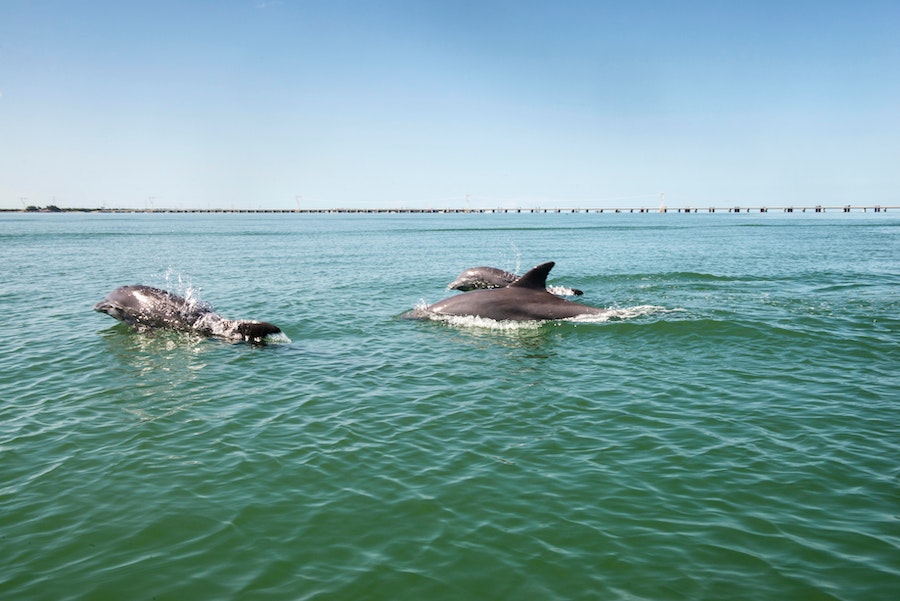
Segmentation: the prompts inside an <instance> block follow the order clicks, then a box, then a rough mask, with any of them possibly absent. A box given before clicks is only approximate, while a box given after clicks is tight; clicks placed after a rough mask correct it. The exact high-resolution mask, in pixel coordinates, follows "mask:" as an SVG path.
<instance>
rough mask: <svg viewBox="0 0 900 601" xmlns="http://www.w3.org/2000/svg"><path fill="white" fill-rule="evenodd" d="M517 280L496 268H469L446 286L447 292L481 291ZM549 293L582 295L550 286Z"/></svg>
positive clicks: (576, 290) (514, 275)
mask: <svg viewBox="0 0 900 601" xmlns="http://www.w3.org/2000/svg"><path fill="white" fill-rule="evenodd" d="M518 278H519V276H517V275H516V274H514V273H510V272H508V271H503V270H502V269H497V268H496V267H470V268H469V269H465V270H463V272H462V273H460V274H459V275H458V276H456V279H455V280H453V281H452V282H450V283H449V284H447V289H448V290H461V291H463V292H469V291H470V290H483V289H490V288H503V287H505V286H509V285H510V284H512V283H513V282H514V281H516V280H517V279H518ZM550 292H552V293H553V294H556V295H559V296H581V295H582V294H584V292H582V291H581V290H578V289H577V288H568V287H563V286H551V287H550Z"/></svg>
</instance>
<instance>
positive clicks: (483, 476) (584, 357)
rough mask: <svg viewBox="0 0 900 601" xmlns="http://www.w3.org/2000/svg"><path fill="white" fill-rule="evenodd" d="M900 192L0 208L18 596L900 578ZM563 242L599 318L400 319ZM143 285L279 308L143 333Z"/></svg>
mask: <svg viewBox="0 0 900 601" xmlns="http://www.w3.org/2000/svg"><path fill="white" fill-rule="evenodd" d="M898 250H900V218H898V217H897V216H896V215H894V214H892V213H887V214H886V213H879V214H871V213H870V214H802V215H801V214H790V215H785V214H772V213H769V214H759V215H750V214H737V215H735V214H714V215H709V214H666V215H657V214H652V215H651V214H644V215H632V214H609V213H605V214H590V215H588V214H574V215H571V214H540V215H532V214H527V215H518V214H515V215H514V214H507V215H490V214H488V215H174V214H134V215H107V214H68V213H67V214H37V215H33V214H10V213H7V214H0V275H2V277H0V315H2V321H0V332H2V337H3V341H4V343H3V346H2V350H0V553H2V557H3V561H2V563H0V598H2V599H53V600H61V599H132V600H134V599H161V600H162V599H241V600H243V599H373V600H376V599H377V600H382V599H383V600H398V599H417V600H419V599H429V600H439V599H466V600H468V599H492V600H493V599H497V600H500V599H516V600H521V599H542V600H581V599H584V600H587V599H601V600H607V599H622V600H643V599H647V600H657V599H665V600H669V599H676V600H677V599H691V600H694V599H729V600H740V599H798V600H799V599H803V600H808V599H841V600H851V599H854V600H855V599H858V600H881V599H883V600H888V599H891V600H893V599H896V598H897V595H898V594H900V412H898V403H900V376H898V368H900V252H898ZM548 260H553V261H556V267H555V268H554V270H553V271H552V272H551V276H550V279H551V283H554V284H560V285H569V286H574V287H577V288H580V289H582V290H584V291H585V295H584V296H583V297H580V298H579V300H578V302H584V303H586V304H590V305H594V306H600V307H612V308H615V309H617V310H618V312H617V313H616V318H614V319H610V320H607V321H600V322H596V323H572V322H553V323H544V324H525V325H519V326H509V325H507V324H496V323H495V324H491V323H485V322H478V323H453V324H449V323H441V322H429V321H410V320H403V319H398V316H399V315H400V314H402V313H403V312H405V311H407V310H409V309H411V308H412V307H414V306H416V305H418V304H420V303H422V302H428V303H433V302H436V301H438V300H440V299H442V298H444V297H446V296H449V295H450V294H453V293H452V292H450V291H447V290H446V289H445V286H446V284H447V283H448V282H450V281H451V280H452V279H453V278H454V277H455V276H456V275H457V273H459V272H460V271H462V270H463V269H464V268H467V267H472V266H476V265H491V266H496V267H500V268H504V269H508V270H513V271H518V272H519V273H521V272H523V271H525V270H526V269H528V268H530V267H532V266H533V265H536V264H538V263H542V262H544V261H548ZM134 283H142V284H148V285H154V286H159V287H162V288H167V289H169V290H172V291H174V292H178V293H180V294H191V295H193V296H195V297H198V298H200V299H202V300H203V301H205V302H208V303H210V304H211V305H213V307H215V309H216V310H217V311H218V312H220V313H221V314H222V315H224V316H226V317H231V318H256V319H262V320H266V321H271V322H273V323H275V324H278V325H279V326H280V327H281V328H282V329H283V330H284V332H285V334H286V335H287V337H288V338H289V339H290V341H284V342H282V343H281V344H275V345H269V346H266V347H254V346H250V345H245V344H229V343H226V342H222V341H217V340H201V339H197V338H193V337H191V336H189V335H186V334H179V333H170V332H157V333H138V332H133V331H131V330H130V329H129V328H128V327H127V326H125V325H122V324H119V323H117V322H116V321H114V320H113V319H111V318H109V317H108V316H106V315H103V314H100V313H95V312H93V311H92V310H91V308H92V306H93V304H94V303H96V302H97V301H99V300H100V299H102V298H103V297H104V296H105V295H106V293H107V292H109V291H110V290H112V289H113V288H115V287H117V286H120V285H123V284H134Z"/></svg>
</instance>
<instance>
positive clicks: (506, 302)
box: [401, 261, 610, 321]
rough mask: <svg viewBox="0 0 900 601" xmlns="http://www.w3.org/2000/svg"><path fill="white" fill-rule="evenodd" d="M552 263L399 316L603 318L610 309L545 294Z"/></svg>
mask: <svg viewBox="0 0 900 601" xmlns="http://www.w3.org/2000/svg"><path fill="white" fill-rule="evenodd" d="M554 265H555V263H554V262H553V261H550V262H548V263H542V264H541V265H538V266H537V267H535V268H534V269H532V270H530V271H529V272H527V273H526V274H525V275H523V276H522V277H520V278H518V279H517V280H515V281H514V282H512V283H511V284H509V285H508V286H506V287H504V288H491V289H484V290H474V291H472V292H466V293H465V294H460V295H457V296H451V297H450V298H446V299H444V300H442V301H439V302H437V303H435V304H433V305H430V306H428V307H425V308H424V309H413V310H412V311H409V312H407V313H404V314H403V315H402V316H401V317H404V318H408V319H424V318H431V317H433V316H450V315H466V316H473V317H483V318H488V319H494V320H497V321H504V320H512V321H531V320H550V319H570V318H573V317H579V316H583V315H604V314H606V313H609V312H610V310H609V309H600V308H598V307H590V306H587V305H582V304H580V303H574V302H572V301H567V300H565V299H562V298H559V297H557V296H554V295H553V294H551V293H550V292H548V291H547V274H549V273H550V270H551V269H552V268H553V266H554Z"/></svg>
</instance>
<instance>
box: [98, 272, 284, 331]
mask: <svg viewBox="0 0 900 601" xmlns="http://www.w3.org/2000/svg"><path fill="white" fill-rule="evenodd" d="M94 311H98V312H100V313H106V314H107V315H109V316H110V317H114V318H115V319H118V320H119V321H123V322H125V323H127V324H130V325H132V326H136V327H144V328H165V329H169V330H177V331H180V332H191V333H194V334H198V335H200V336H207V337H213V338H224V339H226V340H238V341H244V342H250V343H253V344H263V343H264V342H265V339H266V337H267V336H269V335H270V334H278V333H280V332H281V328H279V327H278V326H276V325H274V324H271V323H267V322H265V321H255V320H233V319H225V318H224V317H222V316H221V315H219V314H218V313H216V312H215V311H213V309H212V307H210V306H209V305H207V304H206V303H200V302H192V301H189V300H187V299H185V298H182V297H180V296H178V295H177V294H172V293H171V292H167V291H165V290H161V289H159V288H153V287H151V286H141V285H135V286H121V287H119V288H116V289H115V290H113V291H112V292H110V293H109V294H107V295H106V298H104V299H103V300H102V301H100V302H99V303H97V304H96V305H94Z"/></svg>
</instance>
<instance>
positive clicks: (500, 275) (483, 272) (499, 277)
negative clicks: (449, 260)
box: [447, 267, 519, 292]
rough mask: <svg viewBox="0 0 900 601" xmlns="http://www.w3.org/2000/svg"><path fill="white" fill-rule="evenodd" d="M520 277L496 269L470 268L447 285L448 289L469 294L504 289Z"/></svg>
mask: <svg viewBox="0 0 900 601" xmlns="http://www.w3.org/2000/svg"><path fill="white" fill-rule="evenodd" d="M518 277H519V276H517V275H516V274H514V273H510V272H508V271H503V270H502V269H497V268H496V267H470V268H469V269H464V270H463V272H462V273H460V274H459V275H458V276H456V279H455V280H453V281H452V282H450V283H449V284H447V289H448V290H461V291H463V292H469V291H470V290H482V289H486V288H503V287H504V286H509V285H510V284H512V283H513V282H514V281H516V279H518Z"/></svg>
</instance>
